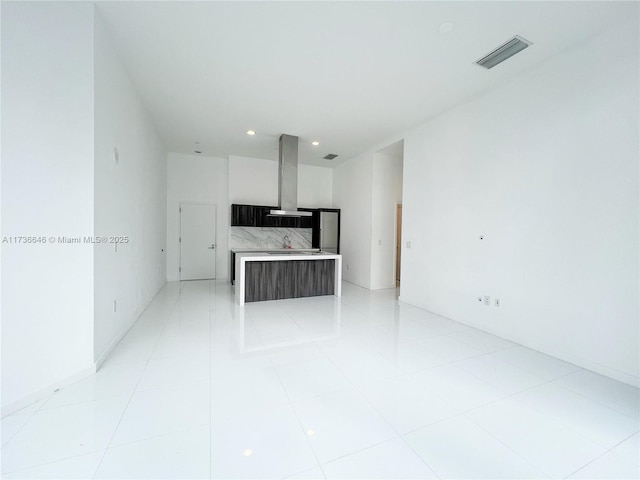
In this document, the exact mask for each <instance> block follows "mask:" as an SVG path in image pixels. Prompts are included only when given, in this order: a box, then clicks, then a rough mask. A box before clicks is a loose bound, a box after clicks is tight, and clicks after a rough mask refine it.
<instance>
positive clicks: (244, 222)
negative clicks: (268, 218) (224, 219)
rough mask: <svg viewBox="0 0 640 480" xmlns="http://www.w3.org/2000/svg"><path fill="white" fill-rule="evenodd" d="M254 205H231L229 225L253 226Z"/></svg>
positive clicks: (254, 221)
mask: <svg viewBox="0 0 640 480" xmlns="http://www.w3.org/2000/svg"><path fill="white" fill-rule="evenodd" d="M255 223H256V220H255V206H253V205H237V204H233V205H231V226H232V227H254V226H255Z"/></svg>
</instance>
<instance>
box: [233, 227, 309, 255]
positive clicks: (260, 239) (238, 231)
mask: <svg viewBox="0 0 640 480" xmlns="http://www.w3.org/2000/svg"><path fill="white" fill-rule="evenodd" d="M311 234H312V229H311V228H278V227H231V238H230V239H229V249H231V250H233V249H234V248H282V247H283V244H284V236H285V235H287V236H288V237H289V240H290V241H291V248H311Z"/></svg>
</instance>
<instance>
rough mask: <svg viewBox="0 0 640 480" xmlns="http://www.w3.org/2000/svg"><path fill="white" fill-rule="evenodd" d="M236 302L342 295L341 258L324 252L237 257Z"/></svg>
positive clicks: (257, 253) (264, 253)
mask: <svg viewBox="0 0 640 480" xmlns="http://www.w3.org/2000/svg"><path fill="white" fill-rule="evenodd" d="M235 262H236V264H235V271H236V282H235V292H236V301H237V302H238V303H239V304H240V305H244V303H245V302H259V301H264V300H280V299H284V298H298V297H311V296H318V295H335V296H337V297H339V296H340V295H341V283H342V255H338V254H333V253H325V252H286V251H285V252H271V253H269V252H246V253H241V252H238V253H236V259H235Z"/></svg>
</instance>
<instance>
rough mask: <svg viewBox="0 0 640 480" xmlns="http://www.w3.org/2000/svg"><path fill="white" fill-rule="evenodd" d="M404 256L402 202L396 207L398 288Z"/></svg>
mask: <svg viewBox="0 0 640 480" xmlns="http://www.w3.org/2000/svg"><path fill="white" fill-rule="evenodd" d="M401 258H402V204H401V203H399V204H398V205H397V207H396V288H398V287H399V286H400V264H401Z"/></svg>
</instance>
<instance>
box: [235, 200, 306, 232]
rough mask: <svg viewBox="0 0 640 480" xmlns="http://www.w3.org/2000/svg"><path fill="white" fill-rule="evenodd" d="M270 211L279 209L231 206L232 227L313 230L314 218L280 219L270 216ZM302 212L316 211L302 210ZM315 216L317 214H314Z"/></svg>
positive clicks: (258, 206) (261, 206) (259, 206)
mask: <svg viewBox="0 0 640 480" xmlns="http://www.w3.org/2000/svg"><path fill="white" fill-rule="evenodd" d="M270 210H278V207H273V206H264V205H238V204H233V205H231V226H232V227H286V228H313V227H314V222H313V219H314V217H279V216H275V215H274V216H270V215H269V211H270ZM300 210H302V211H307V212H309V211H312V212H314V211H315V209H311V208H301V209H300ZM314 215H315V214H314Z"/></svg>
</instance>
